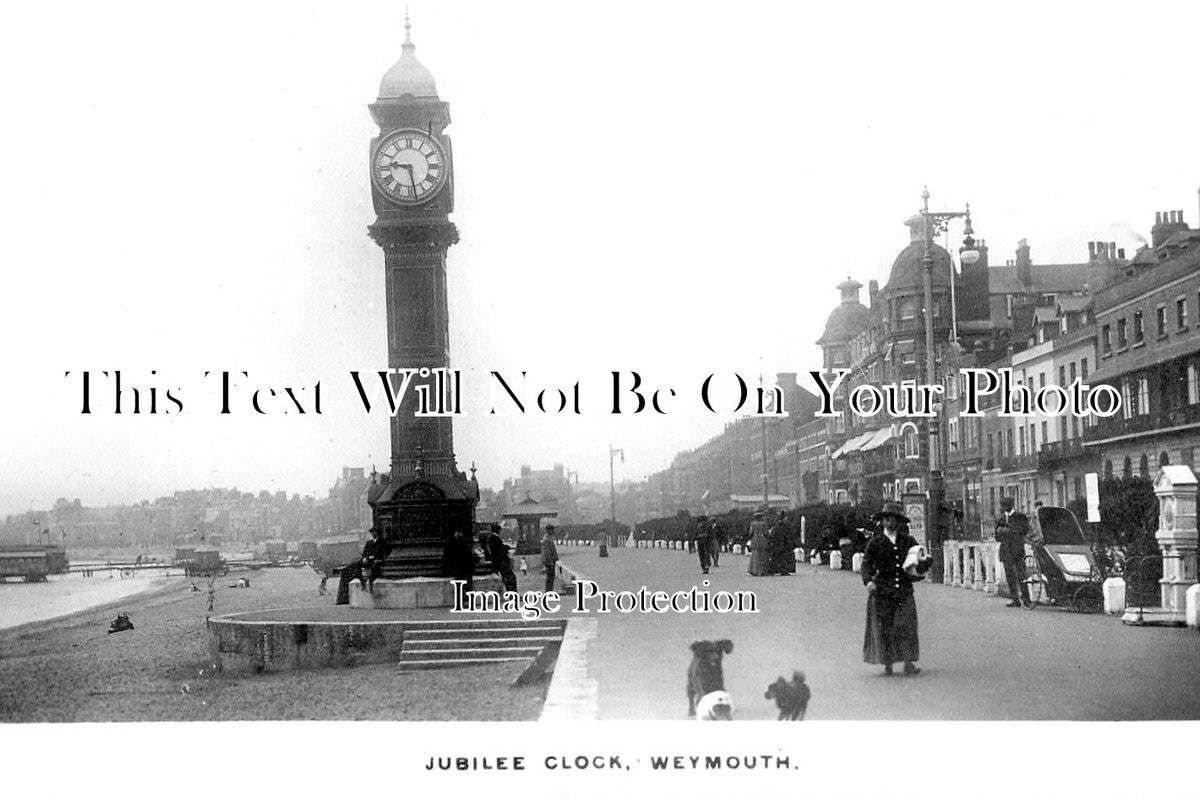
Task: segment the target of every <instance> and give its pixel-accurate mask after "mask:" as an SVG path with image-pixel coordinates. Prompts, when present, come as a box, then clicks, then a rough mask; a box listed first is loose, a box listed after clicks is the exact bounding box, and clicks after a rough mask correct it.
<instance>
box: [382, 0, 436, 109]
mask: <svg viewBox="0 0 1200 800" xmlns="http://www.w3.org/2000/svg"><path fill="white" fill-rule="evenodd" d="M410 28H412V25H411V24H410V23H409V21H408V13H407V12H406V13H405V15H404V44H402V45H401V46H400V60H399V61H397V62H396V63H395V64H393V65H392V68H391V69H389V70H388V71H387V74H385V75H384V76H383V80H382V81H380V82H379V99H380V100H387V99H391V98H397V97H403V96H404V95H412V96H413V97H437V84H436V83H434V80H433V73H431V72H430V71H429V70H427V69H426V68H425V65H424V64H422V63H421V62H420V61H418V60H417V54H416V49H417V46H416V45H415V44H413V40H412V35H411V34H410V33H409V29H410Z"/></svg>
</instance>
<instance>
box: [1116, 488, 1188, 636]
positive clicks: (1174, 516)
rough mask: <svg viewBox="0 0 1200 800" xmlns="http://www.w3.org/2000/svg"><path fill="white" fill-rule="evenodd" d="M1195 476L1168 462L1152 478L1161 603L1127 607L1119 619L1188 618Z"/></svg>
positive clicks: (1158, 621) (1166, 621) (1163, 621)
mask: <svg viewBox="0 0 1200 800" xmlns="http://www.w3.org/2000/svg"><path fill="white" fill-rule="evenodd" d="M1196 488H1197V482H1196V476H1195V474H1193V473H1192V470H1191V468H1189V467H1187V466H1184V465H1182V464H1171V465H1168V466H1165V467H1163V468H1162V469H1161V470H1159V473H1158V477H1156V478H1155V479H1154V493H1155V494H1156V495H1158V531H1157V532H1156V533H1155V534H1154V538H1155V539H1157V540H1158V546H1159V548H1160V549H1161V550H1162V559H1163V568H1162V574H1163V576H1162V580H1160V581H1159V582H1158V583H1159V586H1160V587H1161V598H1162V605H1161V606H1160V607H1158V608H1146V609H1130V610H1129V611H1127V612H1125V616H1124V617H1122V620H1123V621H1124V622H1126V623H1129V624H1131V625H1183V624H1185V623H1186V621H1187V592H1188V590H1189V589H1190V588H1191V587H1192V586H1194V585H1195V584H1196V548H1197V544H1198V542H1200V533H1198V532H1197V529H1196Z"/></svg>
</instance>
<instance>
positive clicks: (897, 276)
mask: <svg viewBox="0 0 1200 800" xmlns="http://www.w3.org/2000/svg"><path fill="white" fill-rule="evenodd" d="M904 224H905V225H907V226H908V229H909V232H910V238H911V241H910V242H909V243H908V247H905V248H904V249H903V250H901V251H900V254H899V255H898V256H896V260H895V261H893V262H892V271H891V272H890V273H889V274H888V281H887V285H885V286H884V287H883V289H884V291H886V292H895V291H902V292H903V291H907V290H910V289H914V288H916V289H921V288H923V287H924V286H925V265H924V260H925V243H924V241H923V239H924V235H925V231H924V222H923V220H922V219H921V215H920V214H915V215H913V216H912V217H909V218H908V220H906V221H905V223H904ZM929 254H930V255H931V256H933V285H934V287H935V288H936V287H938V286H949V285H950V275H951V266H950V254H949V253H948V252H946V249H945V248H944V247H942V246H941V245H939V244H938V243H937V242H931V243H930V245H929Z"/></svg>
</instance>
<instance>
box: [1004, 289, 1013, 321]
mask: <svg viewBox="0 0 1200 800" xmlns="http://www.w3.org/2000/svg"><path fill="white" fill-rule="evenodd" d="M1004 307H1005V311H1006V313H1007V314H1008V318H1009V319H1012V309H1013V296H1012V295H1011V294H1006V295H1004Z"/></svg>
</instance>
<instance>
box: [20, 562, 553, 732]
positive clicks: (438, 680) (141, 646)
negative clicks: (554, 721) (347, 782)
mask: <svg viewBox="0 0 1200 800" xmlns="http://www.w3.org/2000/svg"><path fill="white" fill-rule="evenodd" d="M249 578H250V582H251V586H250V588H246V589H234V588H229V584H230V583H232V582H233V578H231V577H228V576H227V578H225V579H218V580H217V582H216V588H217V595H216V598H215V600H216V603H215V612H216V613H218V614H225V613H236V612H248V611H258V610H264V609H271V608H288V607H294V606H333V604H334V598H333V597H332V596H325V597H317V592H316V590H317V583H318V582H319V578H318V577H317V575H316V574H314V573H313V571H312V570H311V569H265V570H261V571H257V572H252V573H249ZM92 580H95V581H98V582H99V581H102V582H103V583H104V584H113V585H114V588H113V589H108V588H107V587H106V588H105V589H104V590H100V589H99V588H98V587H97V589H96V590H95V591H112V592H114V594H113V595H109V596H108V599H109V601H110V605H108V606H107V607H92V608H89V609H87V610H82V611H78V612H75V613H71V612H68V613H69V614H70V615H69V616H66V617H61V618H59V619H55V620H51V621H45V622H36V623H33V624H27V625H23V626H21V627H19V628H15V629H13V628H10V629H8V630H0V723H3V722H116V721H168V720H179V721H186V720H206V721H217V720H360V719H373V720H534V719H537V718H538V715H539V714H540V713H541V708H542V703H543V701H544V699H545V692H546V687H545V684H534V685H530V686H524V687H521V688H517V689H511V688H509V687H510V684H511V683H512V682H513V680H514V679H515V678H516V677H517V676H518V675H519V674H520V673H521V671H522V670H523V669H524V665H523V664H520V663H516V662H514V663H513V664H508V665H503V666H501V667H464V668H460V669H447V670H432V671H428V672H416V673H400V672H398V671H397V667H396V665H395V664H390V663H388V664H374V665H369V666H362V667H355V668H352V669H322V670H309V671H304V672H293V673H276V674H262V675H240V676H226V675H223V674H221V673H219V672H216V671H215V670H214V669H213V667H212V664H211V663H210V659H209V653H208V636H207V629H206V626H205V619H206V617H207V616H208V608H207V607H208V594H207V591H202V592H191V591H189V583H190V579H188V578H176V577H173V578H167V579H165V580H166V583H165V585H159V586H158V588H157V589H154V588H153V587H152V584H155V582H156V579H153V578H152V579H148V580H145V581H142V580H139V579H128V578H127V579H125V580H124V581H122V580H121V579H119V578H118V579H113V580H111V581H110V580H109V579H107V578H104V579H100V578H93V579H92ZM66 582H67V581H63V583H66ZM122 584H124V587H122ZM200 585H201V586H202V587H203V588H204V589H205V590H207V588H208V587H207V581H204V582H202V583H200ZM49 586H50V587H54V584H50V585H49ZM143 586H144V587H145V589H146V591H144V592H142V593H138V594H135V595H129V594H124V595H122V594H121V593H120V592H118V588H124V589H126V590H128V589H133V588H135V587H136V588H142V587H143ZM25 588H35V587H25V586H19V585H16V584H13V585H10V586H8V587H0V592H3V591H10V590H13V589H25ZM88 591H89V594H88V599H91V600H94V601H95V600H99V599H100V598H101V595H99V594H90V592H91V591H92V590H91V589H89V590H88ZM2 597H3V595H2V594H0V598H2ZM113 597H116V598H117V600H116V601H115V602H119V603H120V605H119V606H115V603H114V602H113V601H112V598H113ZM80 599H81V601H82V599H83V596H82V595H81V596H80ZM116 610H122V611H126V612H128V613H129V615H130V618H131V620H132V621H133V624H134V626H135V627H134V630H131V631H125V632H122V633H118V634H113V635H109V634H107V633H106V631H107V630H108V623H109V622H110V621H112V619H113V617H114V616H115V611H116Z"/></svg>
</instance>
